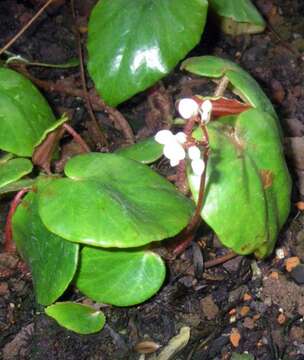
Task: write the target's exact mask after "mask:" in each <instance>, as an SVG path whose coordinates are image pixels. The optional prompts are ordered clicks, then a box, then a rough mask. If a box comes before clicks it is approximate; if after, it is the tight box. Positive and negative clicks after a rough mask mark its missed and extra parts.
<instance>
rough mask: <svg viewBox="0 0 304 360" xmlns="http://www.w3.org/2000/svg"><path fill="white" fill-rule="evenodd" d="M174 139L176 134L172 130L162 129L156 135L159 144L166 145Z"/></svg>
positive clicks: (155, 138)
mask: <svg viewBox="0 0 304 360" xmlns="http://www.w3.org/2000/svg"><path fill="white" fill-rule="evenodd" d="M173 139H174V135H173V134H172V132H171V131H170V130H160V131H159V132H157V133H156V135H155V136H154V140H155V141H156V142H158V143H159V144H162V145H165V144H167V143H168V142H170V141H172V140H173Z"/></svg>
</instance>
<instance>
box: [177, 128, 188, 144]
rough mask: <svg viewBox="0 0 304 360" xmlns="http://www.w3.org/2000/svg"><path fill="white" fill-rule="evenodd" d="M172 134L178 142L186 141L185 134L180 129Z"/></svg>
mask: <svg viewBox="0 0 304 360" xmlns="http://www.w3.org/2000/svg"><path fill="white" fill-rule="evenodd" d="M174 136H175V138H176V140H177V141H178V142H179V143H180V144H184V143H185V142H186V141H187V135H186V134H185V133H184V132H182V131H180V132H178V133H177V134H175V135H174Z"/></svg>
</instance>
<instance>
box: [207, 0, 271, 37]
mask: <svg viewBox="0 0 304 360" xmlns="http://www.w3.org/2000/svg"><path fill="white" fill-rule="evenodd" d="M209 4H210V8H211V10H212V11H213V12H214V13H216V14H217V15H218V16H219V23H220V26H221V28H222V30H223V31H224V32H225V33H227V34H231V35H240V34H243V33H247V34H255V33H259V32H262V31H264V30H265V27H266V24H265V21H264V19H263V18H262V16H261V15H260V13H259V12H258V11H257V9H256V7H255V6H254V5H253V4H252V2H251V1H250V0H225V1H223V0H209Z"/></svg>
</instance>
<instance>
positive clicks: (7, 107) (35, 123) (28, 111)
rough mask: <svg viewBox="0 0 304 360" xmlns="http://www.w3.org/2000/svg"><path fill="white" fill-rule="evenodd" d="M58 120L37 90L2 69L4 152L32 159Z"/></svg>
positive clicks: (0, 139) (0, 143) (0, 95)
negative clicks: (47, 131) (43, 138)
mask: <svg viewBox="0 0 304 360" xmlns="http://www.w3.org/2000/svg"><path fill="white" fill-rule="evenodd" d="M54 124H56V120H55V117H54V115H53V113H52V111H51V108H50V107H49V105H48V104H47V102H46V100H45V99H44V98H43V96H42V95H41V94H40V92H39V91H38V90H37V89H36V87H35V86H34V85H33V84H32V83H31V82H30V81H29V80H28V79H26V78H25V77H24V76H22V75H20V74H18V73H17V72H15V71H13V70H10V69H7V68H3V67H0V149H2V150H4V151H7V152H11V153H13V154H16V155H19V156H31V155H32V152H33V149H34V147H35V146H36V145H37V144H39V142H40V141H41V137H42V136H43V134H44V132H45V131H46V130H47V129H48V128H50V127H54Z"/></svg>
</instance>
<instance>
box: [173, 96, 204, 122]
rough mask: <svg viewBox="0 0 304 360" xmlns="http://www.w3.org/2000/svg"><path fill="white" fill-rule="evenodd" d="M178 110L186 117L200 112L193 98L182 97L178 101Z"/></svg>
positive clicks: (188, 117)
mask: <svg viewBox="0 0 304 360" xmlns="http://www.w3.org/2000/svg"><path fill="white" fill-rule="evenodd" d="M177 110H178V112H179V113H180V116H181V117H182V118H184V119H190V118H191V117H192V116H194V115H197V114H198V110H199V106H198V104H197V102H196V101H194V100H193V99H182V100H180V101H179V102H178V105H177Z"/></svg>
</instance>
